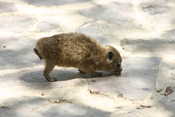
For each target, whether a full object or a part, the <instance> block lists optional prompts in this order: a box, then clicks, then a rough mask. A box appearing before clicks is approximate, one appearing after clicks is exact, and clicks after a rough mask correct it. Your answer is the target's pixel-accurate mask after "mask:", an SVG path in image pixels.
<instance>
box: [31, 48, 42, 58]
mask: <svg viewBox="0 0 175 117" xmlns="http://www.w3.org/2000/svg"><path fill="white" fill-rule="evenodd" d="M33 51H34V52H35V54H36V55H37V56H38V57H39V58H40V59H43V58H42V57H41V55H40V53H39V52H38V50H37V49H36V48H34V49H33Z"/></svg>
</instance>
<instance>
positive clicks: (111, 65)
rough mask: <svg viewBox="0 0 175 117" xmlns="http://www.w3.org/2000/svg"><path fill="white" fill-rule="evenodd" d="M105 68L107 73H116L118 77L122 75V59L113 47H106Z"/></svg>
mask: <svg viewBox="0 0 175 117" xmlns="http://www.w3.org/2000/svg"><path fill="white" fill-rule="evenodd" d="M105 63H106V64H105V66H106V71H110V72H113V73H115V74H116V75H120V74H121V71H122V66H121V63H122V57H121V55H120V53H119V52H118V50H117V49H115V48H114V47H112V46H106V51H105Z"/></svg>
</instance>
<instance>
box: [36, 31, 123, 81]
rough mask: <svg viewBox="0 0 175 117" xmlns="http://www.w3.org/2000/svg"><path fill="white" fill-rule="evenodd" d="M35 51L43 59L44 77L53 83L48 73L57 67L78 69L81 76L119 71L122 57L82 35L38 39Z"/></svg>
mask: <svg viewBox="0 0 175 117" xmlns="http://www.w3.org/2000/svg"><path fill="white" fill-rule="evenodd" d="M34 50H35V53H36V54H37V55H38V56H39V57H40V58H42V59H44V60H45V63H46V65H45V69H44V76H45V78H46V79H47V80H48V81H55V79H53V78H52V77H50V76H49V73H50V72H51V71H52V70H53V68H54V66H56V65H57V66H63V67H75V68H79V70H80V71H81V72H82V73H94V72H96V71H98V70H102V71H110V72H116V73H118V74H120V72H121V61H122V58H121V56H120V54H119V52H118V51H117V50H116V49H115V48H113V47H111V46H106V47H103V46H101V45H100V44H98V43H97V42H96V41H95V40H94V39H92V38H90V37H88V36H86V35H84V34H81V33H62V34H58V35H53V36H51V37H45V38H41V39H39V41H38V42H37V44H36V47H35V48H34ZM109 53H110V54H109ZM111 57H112V58H111Z"/></svg>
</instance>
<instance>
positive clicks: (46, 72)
mask: <svg viewBox="0 0 175 117" xmlns="http://www.w3.org/2000/svg"><path fill="white" fill-rule="evenodd" d="M54 67H55V64H54V63H53V62H52V61H51V60H50V61H49V60H46V64H45V69H44V72H43V75H44V77H45V78H46V80H47V81H49V82H54V81H56V78H54V77H50V75H49V73H50V72H51V71H52V70H53V68H54Z"/></svg>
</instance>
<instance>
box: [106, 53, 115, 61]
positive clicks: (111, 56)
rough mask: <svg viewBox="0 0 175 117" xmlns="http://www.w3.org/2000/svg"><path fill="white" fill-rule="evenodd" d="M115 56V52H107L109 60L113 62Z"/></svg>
mask: <svg viewBox="0 0 175 117" xmlns="http://www.w3.org/2000/svg"><path fill="white" fill-rule="evenodd" d="M113 56H114V54H113V52H111V51H110V52H108V53H107V60H108V61H109V62H111V61H112V59H113Z"/></svg>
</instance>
